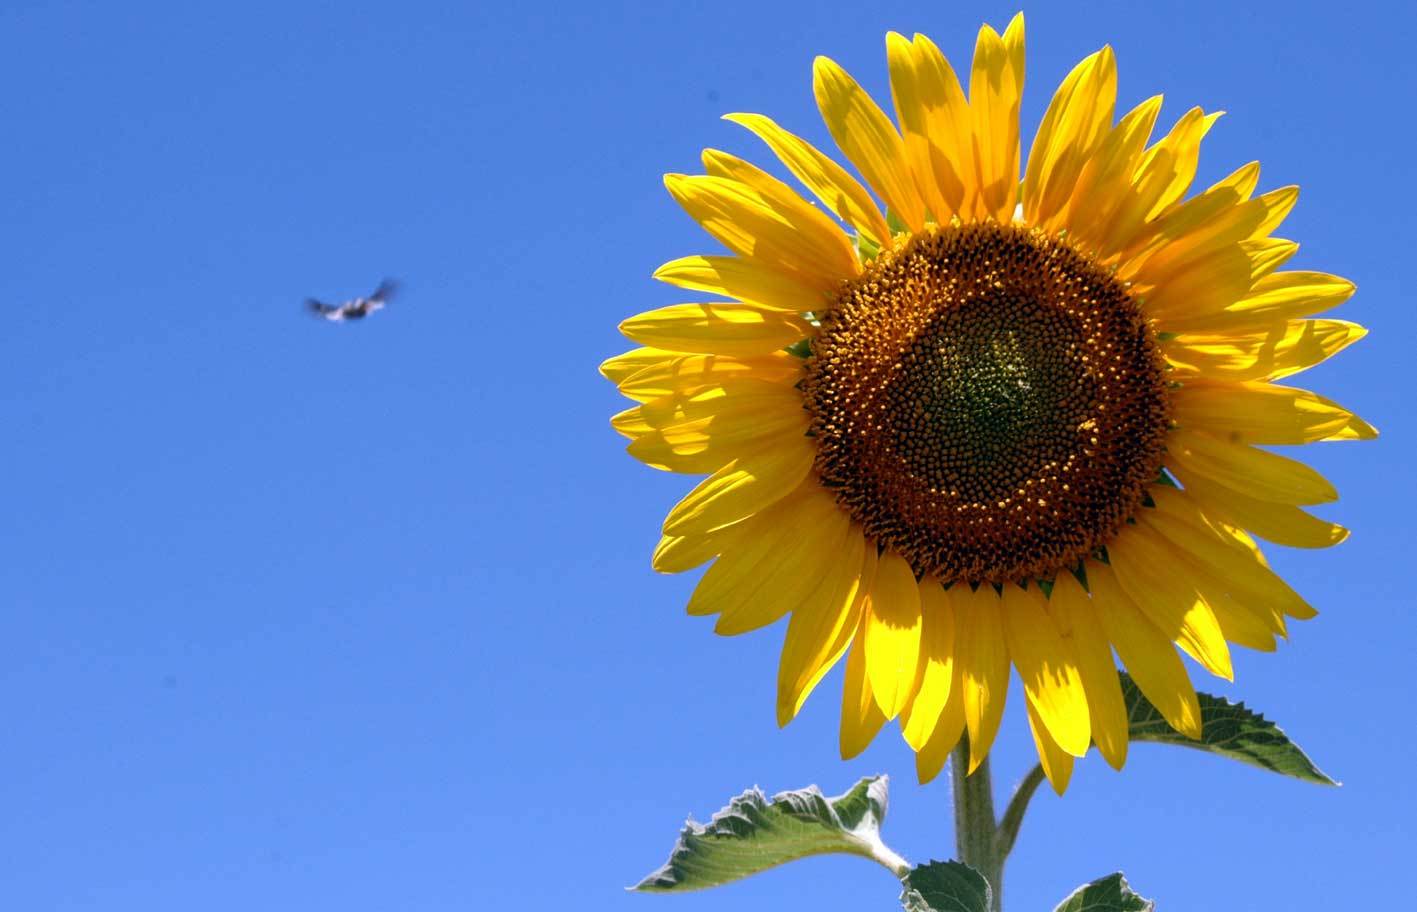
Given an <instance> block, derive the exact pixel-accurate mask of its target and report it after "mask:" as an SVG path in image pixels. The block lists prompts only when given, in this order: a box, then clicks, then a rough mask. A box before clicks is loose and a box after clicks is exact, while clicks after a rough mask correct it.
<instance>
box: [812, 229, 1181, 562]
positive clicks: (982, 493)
mask: <svg viewBox="0 0 1417 912" xmlns="http://www.w3.org/2000/svg"><path fill="white" fill-rule="evenodd" d="M802 390H803V394H804V397H805V401H806V405H807V409H808V411H809V412H810V413H811V415H812V433H813V435H814V437H815V438H816V441H817V446H818V451H817V459H816V467H817V471H818V474H819V476H820V478H821V480H822V483H823V484H825V485H826V486H827V487H829V488H832V489H833V490H834V491H835V492H836V496H837V500H838V502H840V503H841V504H842V506H843V507H844V508H845V509H847V510H848V511H849V512H850V513H851V514H852V516H854V517H855V518H856V519H857V520H858V521H859V522H860V523H861V524H862V526H863V527H864V529H865V532H866V535H867V536H868V537H870V538H871V539H873V540H875V541H876V543H877V544H878V545H879V546H881V547H887V546H888V547H891V548H894V549H895V550H897V551H898V552H899V553H900V554H902V555H903V556H904V557H905V558H906V559H907V560H908V561H909V562H910V563H911V565H912V566H913V567H914V568H915V571H916V573H917V574H918V575H922V576H923V575H925V574H930V575H933V576H935V577H938V578H939V579H941V580H942V581H944V582H968V583H976V584H977V583H1004V582H1010V581H1013V582H1021V581H1025V580H1029V579H1051V578H1052V577H1053V576H1054V575H1055V574H1056V573H1057V572H1058V571H1059V570H1061V569H1064V568H1069V567H1074V566H1076V565H1077V563H1078V561H1079V560H1080V559H1082V558H1083V557H1086V556H1087V555H1089V554H1092V553H1093V552H1095V551H1096V550H1097V549H1098V548H1099V547H1101V546H1103V545H1105V544H1106V543H1107V541H1108V540H1109V539H1111V538H1112V536H1114V535H1115V534H1116V533H1117V531H1118V529H1120V528H1121V526H1122V525H1123V524H1124V523H1125V522H1126V521H1127V519H1128V518H1129V517H1130V516H1131V515H1132V513H1133V512H1134V511H1135V510H1136V509H1137V507H1138V505H1139V504H1140V503H1141V501H1142V499H1143V497H1144V494H1145V489H1146V486H1147V485H1148V484H1149V483H1150V482H1152V481H1154V480H1155V479H1156V477H1157V474H1158V472H1159V471H1160V467H1161V456H1162V450H1163V446H1164V441H1165V434H1166V429H1167V427H1168V425H1169V396H1168V394H1167V383H1166V378H1165V373H1164V362H1163V361H1162V358H1161V355H1160V353H1159V351H1158V349H1157V346H1156V344H1155V342H1154V339H1153V334H1152V332H1151V330H1150V328H1149V327H1148V326H1147V324H1146V321H1145V319H1144V318H1143V316H1142V313H1141V310H1140V308H1139V307H1138V305H1137V302H1136V300H1134V299H1133V298H1132V296H1131V295H1130V293H1129V292H1128V291H1127V289H1126V287H1125V286H1123V285H1122V284H1121V283H1120V282H1118V281H1117V280H1116V279H1114V278H1113V277H1112V276H1111V275H1110V274H1109V273H1108V272H1107V271H1106V270H1104V269H1102V268H1100V267H1099V266H1097V265H1096V264H1095V263H1094V262H1093V261H1092V260H1091V259H1089V258H1088V257H1087V256H1085V255H1084V254H1082V253H1079V252H1078V251H1077V250H1075V249H1074V248H1073V247H1072V246H1071V245H1069V244H1068V243H1067V242H1066V241H1065V240H1064V239H1062V238H1056V237H1049V236H1047V235H1046V234H1044V233H1043V232H1042V231H1040V230H1038V229H1032V230H1030V229H1026V228H1021V227H1016V226H1004V225H998V224H994V223H992V222H990V223H984V224H974V225H963V226H960V225H955V226H942V227H939V228H935V229H932V230H929V231H926V232H924V233H922V234H920V235H917V236H916V237H915V238H913V239H912V240H911V241H909V242H908V243H907V244H906V245H905V246H904V247H902V248H901V249H899V250H896V251H893V252H885V253H883V254H882V255H881V256H880V257H879V258H878V259H876V260H874V261H872V262H871V263H870V264H868V266H867V268H866V270H865V272H864V273H863V274H862V275H861V276H860V277H859V278H858V279H856V280H854V281H852V282H851V283H849V284H848V285H846V286H844V287H843V289H842V291H841V293H840V295H839V296H838V299H837V303H836V307H835V308H834V309H833V310H832V311H831V312H830V313H829V314H827V315H826V317H825V320H824V323H823V328H822V333H821V335H820V336H819V337H817V338H816V339H815V340H814V341H813V343H812V353H811V356H810V357H809V358H808V360H807V363H806V367H805V374H804V378H803V381H802Z"/></svg>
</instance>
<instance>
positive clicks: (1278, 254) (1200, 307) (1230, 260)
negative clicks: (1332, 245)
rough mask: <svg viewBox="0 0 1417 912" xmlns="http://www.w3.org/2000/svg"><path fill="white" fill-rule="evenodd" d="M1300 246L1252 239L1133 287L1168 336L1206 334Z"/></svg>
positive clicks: (1212, 252)
mask: <svg viewBox="0 0 1417 912" xmlns="http://www.w3.org/2000/svg"><path fill="white" fill-rule="evenodd" d="M1298 249H1299V245H1298V244H1296V243H1294V242H1293V241H1286V240H1284V239H1283V238H1250V239H1249V240H1244V241H1241V242H1239V243H1238V244H1228V245H1226V246H1224V247H1221V248H1219V249H1218V250H1214V251H1211V252H1210V253H1208V254H1206V255H1205V256H1203V257H1201V258H1199V259H1197V260H1195V261H1194V262H1191V263H1188V264H1187V265H1186V268H1185V269H1182V270H1177V271H1175V272H1172V273H1169V274H1167V275H1166V277H1165V281H1163V282H1161V283H1160V284H1159V285H1155V286H1146V287H1140V286H1134V287H1133V290H1134V292H1136V293H1139V294H1142V295H1143V296H1144V298H1145V307H1146V313H1147V316H1149V317H1151V318H1152V319H1153V320H1155V321H1156V325H1157V326H1158V327H1159V328H1160V329H1162V330H1165V331H1168V332H1185V331H1187V330H1190V329H1200V330H1204V329H1205V328H1206V327H1208V326H1211V325H1213V324H1215V323H1216V321H1217V320H1221V319H1230V320H1233V318H1231V317H1225V316H1223V315H1225V314H1226V312H1227V308H1229V307H1231V306H1233V305H1234V304H1235V303H1236V302H1237V301H1240V300H1241V299H1243V298H1244V297H1245V296H1246V295H1248V294H1249V293H1250V290H1251V288H1252V287H1253V286H1254V284H1255V283H1256V282H1258V281H1259V280H1260V279H1262V278H1264V277H1265V276H1267V275H1269V274H1270V273H1271V272H1273V271H1274V270H1276V269H1278V268H1279V267H1280V265H1282V264H1283V263H1284V262H1285V261H1286V260H1288V259H1289V258H1290V257H1291V256H1293V255H1294V253H1295V251H1297V250H1298Z"/></svg>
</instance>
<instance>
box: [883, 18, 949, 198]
mask: <svg viewBox="0 0 1417 912" xmlns="http://www.w3.org/2000/svg"><path fill="white" fill-rule="evenodd" d="M886 60H887V62H888V64H889V66H890V74H891V100H892V101H894V102H895V113H896V122H897V123H899V124H900V135H901V139H902V140H903V141H904V143H905V156H906V159H907V160H908V161H909V163H910V170H911V172H912V173H913V174H914V177H915V186H916V188H917V190H918V191H919V193H920V197H921V200H922V201H923V202H924V204H925V208H926V209H927V210H928V211H929V212H930V213H932V214H933V215H934V218H935V221H937V222H939V221H942V220H945V219H948V218H949V217H950V216H951V215H954V213H955V208H956V207H955V206H952V205H950V204H949V203H947V202H946V201H945V197H944V195H943V194H942V193H941V191H940V187H939V185H938V184H937V183H936V182H935V167H934V164H933V162H932V161H931V157H932V154H938V153H933V152H932V149H931V147H930V130H929V109H928V107H927V105H926V102H925V93H926V92H927V91H928V88H927V86H926V85H924V80H923V79H922V75H921V74H920V73H919V72H918V70H917V68H916V64H915V46H914V45H912V44H911V43H910V41H909V40H908V39H907V38H906V37H905V36H904V35H901V34H899V33H898V32H890V33H888V34H887V35H886Z"/></svg>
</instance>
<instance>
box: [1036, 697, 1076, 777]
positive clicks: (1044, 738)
mask: <svg viewBox="0 0 1417 912" xmlns="http://www.w3.org/2000/svg"><path fill="white" fill-rule="evenodd" d="M1028 730H1029V732H1031V733H1032V734H1033V746H1034V747H1035V748H1037V750H1038V762H1039V765H1040V766H1042V767H1043V775H1045V776H1047V777H1048V784H1049V785H1051V786H1053V791H1055V792H1057V793H1058V794H1059V795H1061V794H1063V792H1066V791H1067V790H1068V780H1070V779H1072V777H1073V758H1072V757H1071V756H1069V755H1068V753H1067V752H1066V751H1064V750H1063V749H1062V748H1061V747H1059V746H1058V743H1057V742H1056V741H1054V740H1053V736H1052V735H1051V734H1050V733H1049V731H1048V728H1047V726H1045V725H1044V724H1043V720H1042V718H1040V716H1039V712H1038V707H1037V706H1036V705H1035V704H1034V703H1033V701H1031V700H1030V701H1029V703H1028Z"/></svg>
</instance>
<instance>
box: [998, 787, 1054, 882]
mask: <svg viewBox="0 0 1417 912" xmlns="http://www.w3.org/2000/svg"><path fill="white" fill-rule="evenodd" d="M1043 778H1044V775H1043V767H1042V765H1036V766H1034V767H1033V769H1031V770H1029V771H1028V775H1027V776H1025V777H1024V778H1023V781H1022V782H1020V783H1019V786H1018V790H1017V791H1015V792H1014V796H1013V798H1011V799H1009V806H1008V807H1006V808H1004V818H1003V819H1002V820H1000V821H999V837H998V847H999V859H1000V864H1002V863H1003V862H1004V861H1006V860H1007V859H1008V857H1009V853H1010V852H1012V851H1013V850H1014V843H1015V842H1017V841H1018V828H1019V827H1021V826H1023V814H1024V811H1027V810H1028V802H1029V799H1031V798H1032V797H1033V793H1034V792H1036V791H1038V786H1040V785H1042V784H1043Z"/></svg>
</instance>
